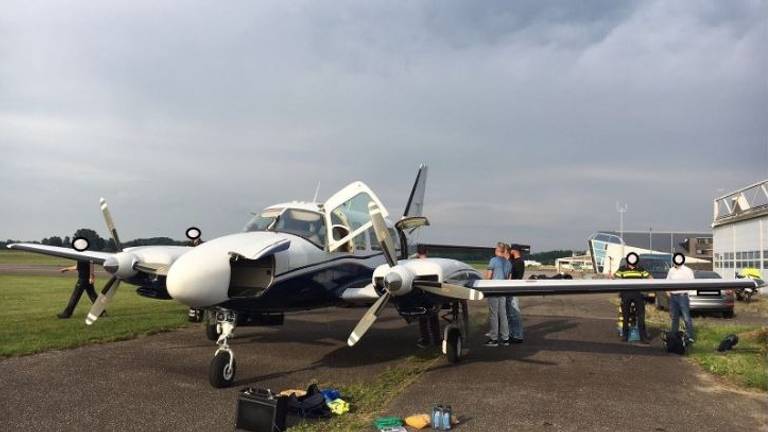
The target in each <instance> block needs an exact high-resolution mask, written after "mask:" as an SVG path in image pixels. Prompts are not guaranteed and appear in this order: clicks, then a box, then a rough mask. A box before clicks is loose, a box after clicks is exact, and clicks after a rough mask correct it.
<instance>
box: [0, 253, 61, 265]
mask: <svg viewBox="0 0 768 432" xmlns="http://www.w3.org/2000/svg"><path fill="white" fill-rule="evenodd" d="M0 264H18V265H22V264H34V265H59V266H62V267H66V266H71V265H74V264H75V261H73V260H68V259H65V258H59V257H54V256H49V255H41V254H36V253H32V252H25V251H19V250H12V249H0Z"/></svg>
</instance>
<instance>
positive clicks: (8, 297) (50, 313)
mask: <svg viewBox="0 0 768 432" xmlns="http://www.w3.org/2000/svg"><path fill="white" fill-rule="evenodd" d="M6 258H7V257H6ZM104 282H105V279H104V278H97V280H96V290H97V292H98V291H99V290H100V289H101V287H102V285H103V284H104ZM74 283H75V277H74V276H72V277H62V276H27V275H4V274H0V305H2V309H1V311H0V357H8V356H14V355H23V354H31V353H35V352H40V351H46V350H51V349H63V348H72V347H76V346H80V345H84V344H88V343H96V342H109V341H116V340H123V339H129V338H133V337H136V336H138V335H142V334H151V333H157V332H159V331H164V330H169V329H173V328H178V327H181V326H184V325H186V324H187V318H186V308H185V307H184V306H182V305H179V304H178V303H176V302H173V301H161V300H151V299H147V298H144V297H140V296H138V295H137V294H136V292H135V288H134V287H133V286H131V285H127V284H122V285H121V286H120V289H119V291H118V293H117V295H116V296H115V298H114V299H113V302H112V304H111V305H110V307H109V308H108V316H107V317H104V318H102V319H99V320H98V321H97V322H96V323H95V324H94V325H92V326H86V325H85V322H84V320H85V315H86V313H87V312H88V309H89V308H90V305H91V302H90V301H89V300H88V297H87V296H86V295H85V294H83V298H82V299H81V301H80V304H79V305H78V307H77V309H76V310H75V314H74V315H73V316H72V318H70V319H68V320H61V319H58V318H57V317H56V314H57V313H58V312H60V311H61V310H62V309H63V308H64V306H65V305H66V303H67V301H68V300H69V296H70V294H71V293H72V288H73V286H74Z"/></svg>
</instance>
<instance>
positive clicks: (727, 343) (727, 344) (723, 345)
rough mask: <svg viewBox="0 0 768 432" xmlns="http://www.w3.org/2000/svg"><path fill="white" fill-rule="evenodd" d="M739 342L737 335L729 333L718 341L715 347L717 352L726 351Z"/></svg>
mask: <svg viewBox="0 0 768 432" xmlns="http://www.w3.org/2000/svg"><path fill="white" fill-rule="evenodd" d="M737 343H739V337H738V336H736V335H735V334H730V335H728V336H726V337H725V339H723V340H722V342H720V345H719V346H718V347H717V351H718V352H726V351H730V350H731V349H733V347H735V346H736V344H737Z"/></svg>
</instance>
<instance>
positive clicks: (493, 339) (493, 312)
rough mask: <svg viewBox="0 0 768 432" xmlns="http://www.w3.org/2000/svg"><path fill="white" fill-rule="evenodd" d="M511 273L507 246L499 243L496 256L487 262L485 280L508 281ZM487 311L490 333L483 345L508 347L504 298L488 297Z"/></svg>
mask: <svg viewBox="0 0 768 432" xmlns="http://www.w3.org/2000/svg"><path fill="white" fill-rule="evenodd" d="M511 271H512V265H511V264H510V263H509V251H508V250H507V245H506V244H505V243H501V242H499V243H498V244H497V245H496V256H494V257H493V258H491V260H490V262H488V270H487V271H486V272H485V278H486V279H494V280H504V279H508V278H509V273H510V272H511ZM488 310H489V313H488V321H489V324H490V331H489V332H488V341H487V342H486V343H485V345H486V346H489V347H497V346H499V344H502V345H505V346H506V345H509V343H510V342H509V320H508V318H507V308H506V297H503V296H500V297H488Z"/></svg>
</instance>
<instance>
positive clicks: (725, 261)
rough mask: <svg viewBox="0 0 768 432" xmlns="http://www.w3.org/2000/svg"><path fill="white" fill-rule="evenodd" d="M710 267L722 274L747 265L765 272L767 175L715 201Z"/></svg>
mask: <svg viewBox="0 0 768 432" xmlns="http://www.w3.org/2000/svg"><path fill="white" fill-rule="evenodd" d="M712 232H713V235H714V262H713V267H714V270H715V271H716V272H718V273H719V274H720V276H722V277H724V278H732V277H735V275H736V274H738V272H739V271H740V270H741V269H743V268H747V267H751V268H756V269H759V270H760V272H761V273H762V275H763V277H766V272H768V179H765V180H762V181H759V182H757V183H754V184H752V185H749V186H747V187H744V188H741V189H739V190H736V191H734V192H731V193H729V194H727V195H723V196H721V197H720V198H717V199H715V201H714V215H713V222H712Z"/></svg>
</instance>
